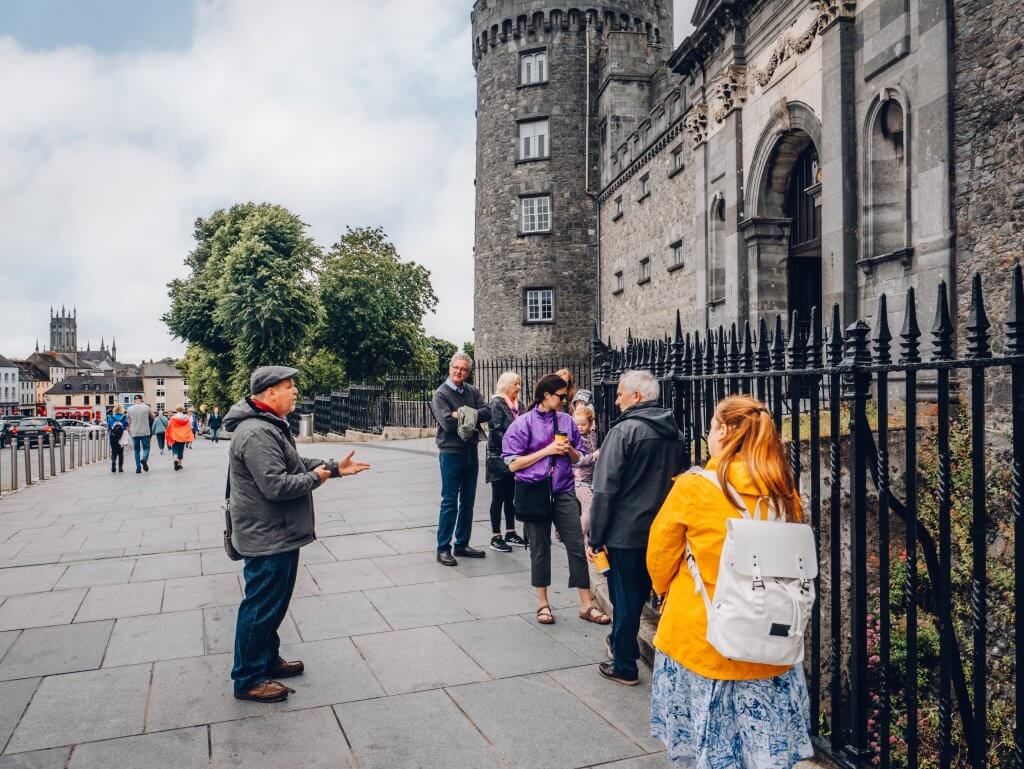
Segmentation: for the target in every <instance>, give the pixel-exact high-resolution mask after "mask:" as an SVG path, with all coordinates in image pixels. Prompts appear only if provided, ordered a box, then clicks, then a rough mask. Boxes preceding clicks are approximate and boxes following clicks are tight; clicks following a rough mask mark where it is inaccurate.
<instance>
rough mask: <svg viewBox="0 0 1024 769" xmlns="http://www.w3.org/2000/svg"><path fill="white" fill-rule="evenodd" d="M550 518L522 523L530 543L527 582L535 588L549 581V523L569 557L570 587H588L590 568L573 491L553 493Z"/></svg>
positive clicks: (577, 505)
mask: <svg viewBox="0 0 1024 769" xmlns="http://www.w3.org/2000/svg"><path fill="white" fill-rule="evenodd" d="M551 518H552V520H550V521H533V522H529V523H526V524H524V528H525V529H526V539H527V541H528V542H529V543H530V583H531V584H532V585H533V586H534V587H548V586H549V585H550V584H551V524H552V523H553V524H554V525H555V530H556V531H557V532H558V536H559V537H561V538H562V544H563V545H565V553H566V555H567V556H568V557H569V587H576V588H589V587H590V570H589V569H588V568H587V554H586V551H585V549H584V546H583V526H582V525H581V524H580V503H579V500H578V499H576V494H575V493H573V492H569V493H567V494H555V502H554V505H553V506H552V511H551Z"/></svg>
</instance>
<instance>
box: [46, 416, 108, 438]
mask: <svg viewBox="0 0 1024 769" xmlns="http://www.w3.org/2000/svg"><path fill="white" fill-rule="evenodd" d="M57 424H58V426H59V427H60V429H61V430H63V431H64V432H65V433H67V434H68V435H87V434H89V433H95V432H97V431H100V432H105V431H106V428H105V427H104V426H103V425H98V424H95V423H94V422H84V421H82V420H81V419H58V420H57Z"/></svg>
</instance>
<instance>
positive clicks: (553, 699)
mask: <svg viewBox="0 0 1024 769" xmlns="http://www.w3.org/2000/svg"><path fill="white" fill-rule="evenodd" d="M447 691H448V692H449V693H450V694H451V696H452V698H453V699H454V700H455V701H456V702H457V703H458V704H459V707H461V708H462V710H463V711H464V712H465V713H466V715H467V716H468V717H469V718H470V719H472V721H473V723H474V724H476V726H477V728H479V729H480V731H481V732H483V734H484V736H485V737H486V738H487V739H488V740H490V742H491V743H492V744H493V745H494V746H495V748H496V749H497V750H498V751H499V752H500V753H501V754H502V755H503V756H504V757H505V759H506V760H507V761H508V762H509V763H510V764H511V765H512V766H514V767H522V769H570V768H575V767H581V766H587V765H589V764H597V763H607V762H610V761H616V760H619V759H623V758H629V757H632V756H635V755H638V754H639V753H640V752H641V751H640V748H638V747H637V746H636V744H635V743H634V742H633V741H632V740H630V739H629V738H628V737H626V736H625V735H624V734H622V732H619V731H618V730H616V729H614V728H613V727H612V726H611V725H610V724H608V723H607V722H606V721H604V720H603V719H602V718H601V717H600V716H598V715H597V714H596V713H594V711H592V710H591V709H590V708H588V707H587V706H585V705H583V704H581V703H580V702H579V701H578V700H576V699H575V698H574V697H573V696H572V695H571V694H569V693H568V692H567V691H565V689H563V688H562V687H561V686H559V685H558V684H557V683H555V681H553V680H552V679H551V678H548V677H547V676H529V677H520V678H509V679H504V680H501V681H487V682H484V683H480V684H467V685H466V686H455V687H452V688H450V689H448V690H447ZM510 724H515V728H510V726H509V725H510Z"/></svg>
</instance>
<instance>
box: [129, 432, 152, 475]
mask: <svg viewBox="0 0 1024 769" xmlns="http://www.w3.org/2000/svg"><path fill="white" fill-rule="evenodd" d="M152 437H153V436H151V435H143V436H141V437H138V438H134V437H133V438H132V450H133V451H134V452H135V469H136V470H140V469H142V463H143V462H149V444H150V440H151V439H152Z"/></svg>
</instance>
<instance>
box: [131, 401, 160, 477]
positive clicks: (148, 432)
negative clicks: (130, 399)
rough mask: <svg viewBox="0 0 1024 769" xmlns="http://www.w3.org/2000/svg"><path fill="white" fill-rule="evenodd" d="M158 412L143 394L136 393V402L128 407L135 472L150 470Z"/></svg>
mask: <svg viewBox="0 0 1024 769" xmlns="http://www.w3.org/2000/svg"><path fill="white" fill-rule="evenodd" d="M154 419H156V414H154V413H153V409H151V408H150V407H149V405H148V404H146V403H143V402H142V396H141V395H136V396H135V402H134V403H133V404H132V405H131V406H130V407H129V409H128V432H129V433H130V434H131V436H132V451H133V452H134V453H135V472H136V473H141V472H142V471H143V470H145V471H146V472H147V473H148V472H149V448H150V443H151V442H152V440H153V420H154Z"/></svg>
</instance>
